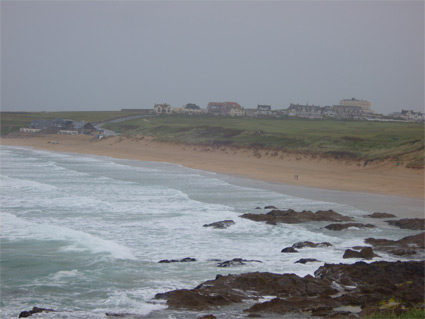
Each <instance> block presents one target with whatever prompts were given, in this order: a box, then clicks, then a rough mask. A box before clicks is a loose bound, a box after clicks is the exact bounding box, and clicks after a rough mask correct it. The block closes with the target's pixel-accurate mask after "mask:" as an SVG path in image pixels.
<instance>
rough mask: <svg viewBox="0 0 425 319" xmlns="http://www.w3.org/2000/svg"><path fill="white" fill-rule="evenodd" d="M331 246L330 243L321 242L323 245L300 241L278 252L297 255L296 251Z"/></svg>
mask: <svg viewBox="0 0 425 319" xmlns="http://www.w3.org/2000/svg"><path fill="white" fill-rule="evenodd" d="M329 246H332V244H331V243H328V242H323V243H313V242H311V241H300V242H298V243H295V244H293V245H292V246H291V247H286V248H283V249H282V250H281V251H280V252H281V253H297V252H298V250H297V248H298V249H301V248H304V247H309V248H316V247H329Z"/></svg>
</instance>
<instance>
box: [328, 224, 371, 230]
mask: <svg viewBox="0 0 425 319" xmlns="http://www.w3.org/2000/svg"><path fill="white" fill-rule="evenodd" d="M350 227H355V228H375V225H372V224H361V223H347V224H330V225H328V226H325V228H326V229H329V230H335V231H340V230H343V229H347V228H350Z"/></svg>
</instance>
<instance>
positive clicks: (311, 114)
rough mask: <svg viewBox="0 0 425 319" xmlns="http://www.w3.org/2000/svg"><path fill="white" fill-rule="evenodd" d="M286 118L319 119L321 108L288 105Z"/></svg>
mask: <svg viewBox="0 0 425 319" xmlns="http://www.w3.org/2000/svg"><path fill="white" fill-rule="evenodd" d="M288 116H294V117H302V118H308V119H321V118H323V116H322V108H321V107H320V106H317V105H308V104H307V105H301V104H292V103H291V104H290V105H289V108H288Z"/></svg>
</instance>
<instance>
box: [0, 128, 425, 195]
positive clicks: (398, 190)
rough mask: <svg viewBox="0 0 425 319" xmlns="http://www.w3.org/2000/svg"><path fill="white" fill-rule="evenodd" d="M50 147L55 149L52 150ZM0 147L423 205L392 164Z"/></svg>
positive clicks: (181, 150) (75, 146)
mask: <svg viewBox="0 0 425 319" xmlns="http://www.w3.org/2000/svg"><path fill="white" fill-rule="evenodd" d="M53 141H55V142H57V144H53V143H52V142H53ZM0 144H1V145H5V146H23V147H31V148H34V149H39V150H47V151H55V152H70V153H79V154H89V155H99V156H108V157H112V158H117V159H127V160H139V161H152V162H163V163H171V164H178V165H182V166H184V167H188V168H192V169H198V170H203V171H207V172H214V173H218V174H222V175H228V176H231V177H234V178H240V179H242V180H243V179H251V180H255V181H258V182H260V183H261V182H266V183H270V184H271V185H273V184H276V185H277V186H282V187H283V186H285V185H286V186H298V187H306V188H317V189H323V190H328V191H343V192H359V193H366V194H377V195H387V196H397V197H403V198H410V199H421V200H423V199H424V170H423V169H408V168H404V167H402V166H396V165H395V163H392V162H384V163H371V164H368V165H367V166H366V167H364V166H363V165H361V163H357V162H356V163H354V162H347V161H343V160H335V159H323V158H308V157H302V156H300V155H296V154H288V153H282V152H280V153H279V152H274V151H270V150H260V151H258V150H257V151H255V150H253V149H248V148H247V149H240V148H233V147H231V146H216V147H213V146H204V145H186V144H174V143H167V142H158V141H154V140H153V139H152V138H149V137H134V138H131V139H130V138H125V137H122V136H116V137H108V138H104V139H102V140H97V139H95V138H94V137H92V136H83V135H78V136H65V135H53V134H52V135H28V136H24V135H23V136H19V137H6V138H4V137H3V138H1V140H0Z"/></svg>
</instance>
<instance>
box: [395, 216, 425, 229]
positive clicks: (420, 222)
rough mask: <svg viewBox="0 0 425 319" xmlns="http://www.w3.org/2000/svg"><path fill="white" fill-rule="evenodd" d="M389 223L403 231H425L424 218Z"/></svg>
mask: <svg viewBox="0 0 425 319" xmlns="http://www.w3.org/2000/svg"><path fill="white" fill-rule="evenodd" d="M387 223H388V224H390V225H392V226H397V227H400V228H403V229H412V230H425V219H424V218H404V219H399V220H387Z"/></svg>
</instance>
